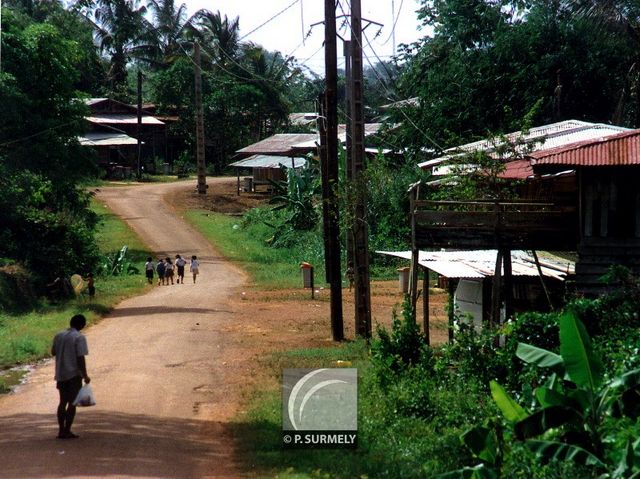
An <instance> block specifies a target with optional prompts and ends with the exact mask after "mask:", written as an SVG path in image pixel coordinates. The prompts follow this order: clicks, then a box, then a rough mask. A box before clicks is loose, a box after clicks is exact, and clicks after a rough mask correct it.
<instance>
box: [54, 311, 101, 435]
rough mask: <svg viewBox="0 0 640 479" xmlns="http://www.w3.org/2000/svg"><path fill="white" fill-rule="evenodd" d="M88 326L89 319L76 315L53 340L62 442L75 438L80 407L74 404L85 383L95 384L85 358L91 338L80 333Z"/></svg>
mask: <svg viewBox="0 0 640 479" xmlns="http://www.w3.org/2000/svg"><path fill="white" fill-rule="evenodd" d="M86 324H87V319H86V318H85V317H84V316H83V315H82V314H76V315H75V316H74V317H72V318H71V321H70V323H69V326H70V327H69V328H68V329H65V330H64V331H60V332H59V333H58V334H56V336H55V337H54V338H53V346H52V348H51V354H52V355H53V356H55V357H56V377H55V379H56V387H57V388H58V391H59V393H60V404H59V405H58V426H59V427H60V429H59V432H58V439H75V438H77V437H78V436H76V435H75V434H74V433H72V432H71V425H72V424H73V419H74V418H75V415H76V407H75V406H74V405H73V401H74V400H75V398H76V396H77V395H78V392H79V391H80V388H82V380H83V379H84V382H85V383H86V384H89V382H91V379H90V378H89V375H88V374H87V366H86V362H85V358H84V357H85V356H86V355H87V354H89V348H88V347H87V339H86V338H85V337H84V335H82V334H80V330H81V329H83V328H84V327H85V326H86Z"/></svg>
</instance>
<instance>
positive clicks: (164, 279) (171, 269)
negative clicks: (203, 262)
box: [144, 254, 200, 286]
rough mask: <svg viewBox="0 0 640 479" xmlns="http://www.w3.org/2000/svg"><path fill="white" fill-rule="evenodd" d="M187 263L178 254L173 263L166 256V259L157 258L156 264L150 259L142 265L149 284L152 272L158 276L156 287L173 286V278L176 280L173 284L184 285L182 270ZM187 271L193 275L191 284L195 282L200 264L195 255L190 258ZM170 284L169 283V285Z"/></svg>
mask: <svg viewBox="0 0 640 479" xmlns="http://www.w3.org/2000/svg"><path fill="white" fill-rule="evenodd" d="M186 264H187V261H186V260H185V259H184V258H182V257H181V256H180V255H179V254H177V255H176V257H175V261H173V262H172V261H171V258H169V257H168V256H167V257H166V258H164V259H163V258H159V259H158V262H157V263H155V264H154V262H153V259H152V258H151V257H149V258H147V262H146V263H145V265H144V269H145V274H146V275H147V281H148V282H149V284H153V275H154V271H155V273H156V274H157V275H158V286H160V285H165V284H166V285H168V284H174V282H173V278H174V276H175V277H176V278H177V279H176V283H175V284H184V268H185V266H186ZM189 271H190V272H191V274H192V275H193V282H194V283H195V282H196V278H197V276H198V274H199V273H200V263H199V262H198V258H197V257H196V255H193V256H192V257H191V263H190V264H189ZM169 282H171V283H169Z"/></svg>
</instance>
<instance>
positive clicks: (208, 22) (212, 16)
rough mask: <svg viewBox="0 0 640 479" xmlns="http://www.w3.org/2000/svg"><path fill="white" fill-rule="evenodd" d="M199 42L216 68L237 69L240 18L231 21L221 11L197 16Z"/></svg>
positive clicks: (206, 12)
mask: <svg viewBox="0 0 640 479" xmlns="http://www.w3.org/2000/svg"><path fill="white" fill-rule="evenodd" d="M196 18H197V22H196V24H197V29H198V32H199V40H200V42H201V43H202V47H203V49H204V52H205V54H206V55H207V56H208V58H209V60H210V62H211V64H212V65H214V68H218V69H225V70H228V69H232V70H234V69H236V68H237V59H238V56H239V55H240V46H241V42H240V18H239V17H235V18H234V19H232V20H229V18H227V16H226V15H224V16H223V15H222V14H221V13H220V11H217V12H215V13H213V12H210V11H208V10H204V11H201V12H199V13H198V14H197V15H196Z"/></svg>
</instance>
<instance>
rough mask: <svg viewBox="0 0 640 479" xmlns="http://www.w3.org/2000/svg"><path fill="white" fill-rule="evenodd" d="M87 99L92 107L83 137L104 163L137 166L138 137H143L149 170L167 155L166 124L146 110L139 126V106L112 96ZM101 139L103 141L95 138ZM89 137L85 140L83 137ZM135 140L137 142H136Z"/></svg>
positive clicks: (144, 153) (143, 153)
mask: <svg viewBox="0 0 640 479" xmlns="http://www.w3.org/2000/svg"><path fill="white" fill-rule="evenodd" d="M85 103H86V104H87V106H88V107H89V109H90V113H89V115H88V116H87V117H86V118H85V120H86V121H87V133H86V134H85V135H84V137H83V139H81V143H82V144H83V145H85V146H88V147H92V148H94V149H95V150H96V152H97V155H98V161H99V163H100V164H101V165H103V166H106V165H110V164H111V165H117V166H121V167H126V168H132V169H134V170H135V169H137V166H138V165H137V162H138V152H137V140H138V138H139V139H140V140H141V141H142V149H141V158H140V161H141V166H145V165H147V170H149V169H150V167H151V166H152V165H153V164H154V161H153V160H154V159H155V158H160V159H162V160H164V159H165V158H166V125H165V123H164V122H162V121H160V120H159V119H157V118H156V117H154V116H152V115H150V114H149V113H148V112H146V111H143V112H142V117H141V124H140V127H138V113H137V108H136V107H135V106H131V105H127V104H125V103H121V102H119V101H116V100H112V99H110V98H89V99H87V100H85ZM96 139H99V140H100V141H95V140H96ZM82 140H85V141H82ZM134 142H135V146H134V145H133V143H134Z"/></svg>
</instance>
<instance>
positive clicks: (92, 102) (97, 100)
mask: <svg viewBox="0 0 640 479" xmlns="http://www.w3.org/2000/svg"><path fill="white" fill-rule="evenodd" d="M107 100H108V98H85V99H84V103H85V105H88V106H91V105H95V104H97V103H102V102H103V101H107Z"/></svg>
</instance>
